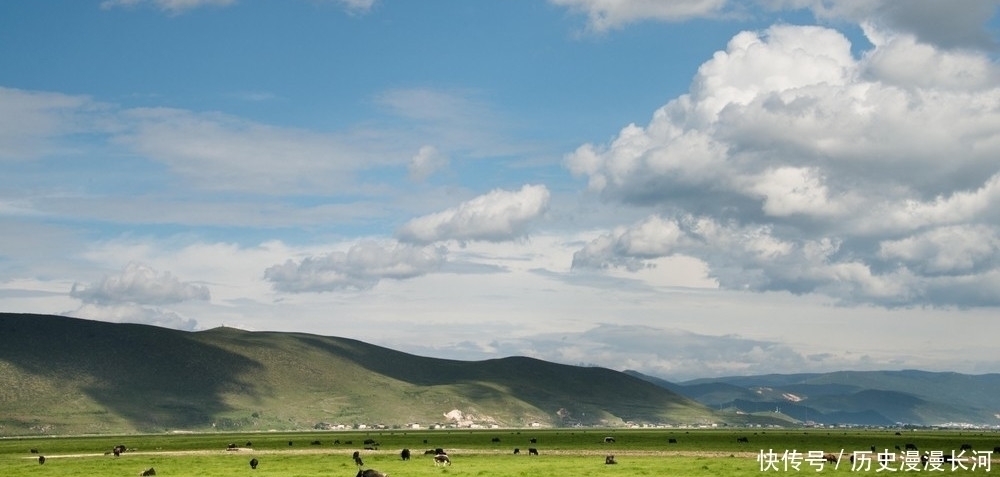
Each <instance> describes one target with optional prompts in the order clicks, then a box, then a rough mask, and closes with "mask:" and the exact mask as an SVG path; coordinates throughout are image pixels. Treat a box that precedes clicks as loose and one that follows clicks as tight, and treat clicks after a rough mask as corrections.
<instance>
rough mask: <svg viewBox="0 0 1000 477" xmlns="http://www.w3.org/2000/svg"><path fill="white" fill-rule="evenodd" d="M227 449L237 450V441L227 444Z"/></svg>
mask: <svg viewBox="0 0 1000 477" xmlns="http://www.w3.org/2000/svg"><path fill="white" fill-rule="evenodd" d="M226 450H236V443H235V442H231V443H229V445H228V446H226Z"/></svg>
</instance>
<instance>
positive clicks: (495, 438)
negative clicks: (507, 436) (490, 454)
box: [490, 437, 500, 444]
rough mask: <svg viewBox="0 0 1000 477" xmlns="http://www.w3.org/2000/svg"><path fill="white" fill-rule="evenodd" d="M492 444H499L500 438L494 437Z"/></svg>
mask: <svg viewBox="0 0 1000 477" xmlns="http://www.w3.org/2000/svg"><path fill="white" fill-rule="evenodd" d="M490 442H492V443H494V444H499V443H500V438H499V437H494V438H493V439H490Z"/></svg>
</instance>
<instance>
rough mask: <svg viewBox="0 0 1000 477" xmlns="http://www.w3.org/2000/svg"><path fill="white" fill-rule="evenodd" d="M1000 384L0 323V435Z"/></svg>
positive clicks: (479, 423) (905, 400)
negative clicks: (662, 374)
mask: <svg viewBox="0 0 1000 477" xmlns="http://www.w3.org/2000/svg"><path fill="white" fill-rule="evenodd" d="M997 396H1000V375H996V374H992V375H980V376H970V375H962V374H957V373H927V372H922V371H885V372H838V373H827V374H797V375H768V376H745V377H731V378H719V379H702V380H694V381H688V382H683V383H670V382H667V381H664V380H662V379H658V378H655V377H651V376H646V375H643V374H640V373H637V372H631V371H626V372H619V371H614V370H610V369H606V368H600V367H581V366H568V365H562V364H555V363H550V362H546V361H541V360H537V359H533V358H526V357H508V358H500V359H491V360H485V361H456V360H445V359H435V358H428V357H421V356H415V355H411V354H407V353H402V352H399V351H394V350H391V349H388V348H383V347H379V346H375V345H371V344H368V343H364V342H361V341H357V340H351V339H346V338H338V337H329V336H318V335H312V334H305V333H279V332H249V331H243V330H238V329H233V328H215V329H211V330H206V331H199V332H186V331H178V330H172V329H166V328H159V327H155V326H148V325H139V324H124V323H121V324H119V323H106V322H100V321H90V320H83V319H76V318H68V317H62V316H52V315H32V314H12V313H0V436H11V435H30V434H46V435H61V434H111V433H134V432H169V431H212V430H215V431H237V430H239V431H257V430H271V429H275V430H305V429H317V428H322V429H326V428H341V427H343V428H356V427H360V426H385V427H388V428H405V427H411V428H412V427H415V426H420V427H421V428H426V427H431V426H457V427H492V426H498V427H531V426H544V427H571V426H606V427H616V426H625V425H631V424H635V425H647V424H648V425H660V424H667V425H695V426H700V425H721V426H744V425H772V424H773V425H782V426H790V425H802V424H805V423H809V422H815V423H823V424H859V425H892V424H896V423H908V424H917V425H937V424H943V423H948V422H952V423H976V424H991V425H997V423H998V422H1000V418H998V417H997V413H1000V409H998V407H1000V400H998V399H997Z"/></svg>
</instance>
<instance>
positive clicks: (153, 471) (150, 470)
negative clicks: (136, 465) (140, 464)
mask: <svg viewBox="0 0 1000 477" xmlns="http://www.w3.org/2000/svg"><path fill="white" fill-rule="evenodd" d="M139 475H140V477H149V476H151V475H156V469H154V468H152V467H150V468H148V469H146V470H144V471H142V472H139Z"/></svg>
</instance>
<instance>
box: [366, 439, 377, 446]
mask: <svg viewBox="0 0 1000 477" xmlns="http://www.w3.org/2000/svg"><path fill="white" fill-rule="evenodd" d="M364 443H365V444H367V445H375V439H365V442H364Z"/></svg>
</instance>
